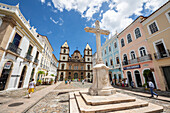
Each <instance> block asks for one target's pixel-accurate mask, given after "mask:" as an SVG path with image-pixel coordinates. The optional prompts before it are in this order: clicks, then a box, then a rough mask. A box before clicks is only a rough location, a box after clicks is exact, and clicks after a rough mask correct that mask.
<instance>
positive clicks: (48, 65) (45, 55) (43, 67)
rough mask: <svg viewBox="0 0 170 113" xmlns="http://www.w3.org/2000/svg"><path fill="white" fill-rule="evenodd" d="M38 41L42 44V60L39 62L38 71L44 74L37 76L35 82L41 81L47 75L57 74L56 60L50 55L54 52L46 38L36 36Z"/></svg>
mask: <svg viewBox="0 0 170 113" xmlns="http://www.w3.org/2000/svg"><path fill="white" fill-rule="evenodd" d="M37 37H38V39H39V40H40V41H41V42H42V46H43V52H42V58H41V62H40V67H39V71H44V73H45V74H38V75H37V80H38V79H41V80H43V79H42V78H43V77H44V76H48V75H55V76H56V74H57V62H58V61H57V59H56V57H55V56H54V54H53V53H52V52H53V51H54V50H53V48H52V46H51V44H50V42H49V40H48V38H47V37H46V36H43V35H40V34H38V35H37Z"/></svg>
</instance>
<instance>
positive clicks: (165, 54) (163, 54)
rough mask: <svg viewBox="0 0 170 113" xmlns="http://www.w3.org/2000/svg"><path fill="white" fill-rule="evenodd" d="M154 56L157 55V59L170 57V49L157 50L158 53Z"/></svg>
mask: <svg viewBox="0 0 170 113" xmlns="http://www.w3.org/2000/svg"><path fill="white" fill-rule="evenodd" d="M154 56H155V59H157V60H158V59H162V58H167V57H170V51H169V49H167V50H165V51H163V52H157V53H154Z"/></svg>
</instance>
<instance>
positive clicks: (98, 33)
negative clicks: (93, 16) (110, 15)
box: [84, 20, 110, 64]
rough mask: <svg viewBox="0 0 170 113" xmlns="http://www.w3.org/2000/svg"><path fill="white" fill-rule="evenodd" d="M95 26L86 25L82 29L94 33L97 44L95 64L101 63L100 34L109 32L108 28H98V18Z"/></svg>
mask: <svg viewBox="0 0 170 113" xmlns="http://www.w3.org/2000/svg"><path fill="white" fill-rule="evenodd" d="M95 26H96V27H95V28H90V27H86V28H84V30H85V31H86V32H90V33H95V34H96V46H97V62H96V63H97V64H103V60H102V52H101V39H100V34H103V35H109V34H110V32H109V31H108V30H102V29H100V25H99V20H96V22H95Z"/></svg>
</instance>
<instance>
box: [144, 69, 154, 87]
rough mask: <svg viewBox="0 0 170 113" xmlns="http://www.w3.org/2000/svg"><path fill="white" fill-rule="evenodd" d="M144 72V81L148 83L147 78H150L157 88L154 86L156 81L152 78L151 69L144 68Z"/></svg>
mask: <svg viewBox="0 0 170 113" xmlns="http://www.w3.org/2000/svg"><path fill="white" fill-rule="evenodd" d="M144 73H147V77H145V81H146V83H148V80H151V81H152V82H153V84H154V86H155V88H157V87H156V83H155V79H154V76H153V73H152V71H151V70H149V69H146V70H144ZM147 87H149V85H148V84H147Z"/></svg>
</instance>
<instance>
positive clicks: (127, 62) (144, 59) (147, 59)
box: [122, 54, 152, 65]
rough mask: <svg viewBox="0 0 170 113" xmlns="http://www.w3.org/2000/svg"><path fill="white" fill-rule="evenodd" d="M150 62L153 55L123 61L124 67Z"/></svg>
mask: <svg viewBox="0 0 170 113" xmlns="http://www.w3.org/2000/svg"><path fill="white" fill-rule="evenodd" d="M150 60H152V57H151V54H147V55H145V56H142V57H138V58H136V59H130V60H127V61H123V62H122V64H123V65H130V64H136V63H140V62H146V61H150Z"/></svg>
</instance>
